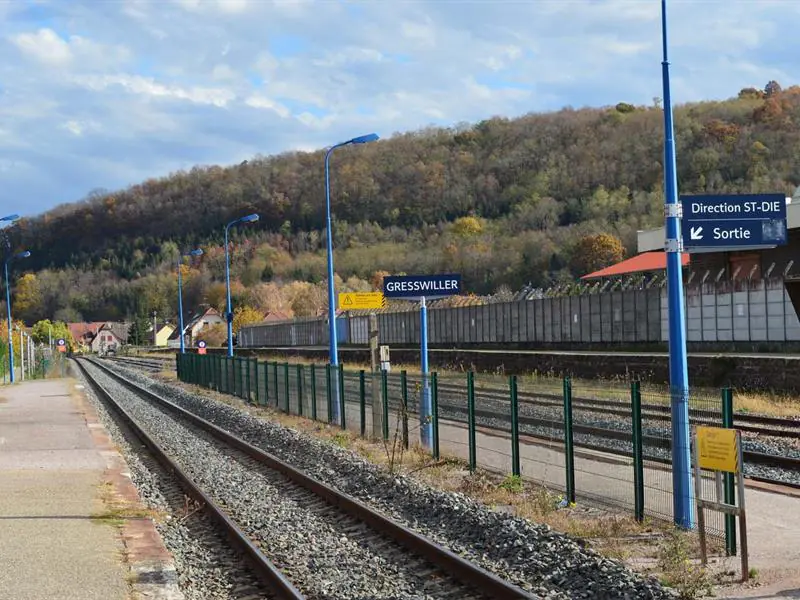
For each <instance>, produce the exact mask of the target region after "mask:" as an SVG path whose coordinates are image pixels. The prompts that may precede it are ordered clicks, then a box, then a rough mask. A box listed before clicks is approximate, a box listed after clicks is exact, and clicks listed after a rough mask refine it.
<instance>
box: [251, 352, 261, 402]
mask: <svg viewBox="0 0 800 600" xmlns="http://www.w3.org/2000/svg"><path fill="white" fill-rule="evenodd" d="M253 387H255V388H256V405H258V406H260V405H261V392H260V391H259V389H258V359H257V358H254V359H253Z"/></svg>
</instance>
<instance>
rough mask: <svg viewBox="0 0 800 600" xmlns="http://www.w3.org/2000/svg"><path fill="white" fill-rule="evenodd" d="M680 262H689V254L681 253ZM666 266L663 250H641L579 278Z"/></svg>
mask: <svg viewBox="0 0 800 600" xmlns="http://www.w3.org/2000/svg"><path fill="white" fill-rule="evenodd" d="M681 264H682V265H683V266H684V267H685V266H686V265H688V264H689V254H688V253H687V252H684V253H682V254H681ZM666 268H667V255H666V253H665V252H643V253H642V254H637V255H636V256H633V257H631V258H629V259H627V260H623V261H622V262H618V263H617V264H615V265H611V266H610V267H606V268H605V269H600V270H599V271H595V272H594V273H589V274H588V275H584V276H583V277H581V279H597V278H598V277H613V276H615V275H627V274H628V273H642V272H645V271H663V270H664V269H666Z"/></svg>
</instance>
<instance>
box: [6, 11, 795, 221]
mask: <svg viewBox="0 0 800 600" xmlns="http://www.w3.org/2000/svg"><path fill="white" fill-rule="evenodd" d="M794 4H795V3H787V2H785V1H781V0H759V1H758V2H755V1H752V2H751V1H747V2H745V1H737V2H731V1H729V0H728V1H723V0H705V1H704V2H693V3H689V2H670V3H669V10H670V13H669V17H670V28H669V33H670V62H671V65H672V66H671V69H672V73H673V81H674V85H673V95H674V99H675V101H677V102H685V101H689V100H697V99H703V98H709V97H711V98H724V97H729V96H733V95H735V94H736V93H737V91H738V90H739V89H740V88H742V87H746V86H750V85H757V86H763V85H764V84H765V83H766V82H767V81H768V80H769V79H777V80H778V81H780V83H781V84H783V85H791V84H792V83H795V82H798V80H800V65H798V64H797V61H795V60H794V56H793V54H792V53H791V52H789V51H787V49H786V48H787V42H786V39H785V37H786V36H782V35H781V32H783V31H789V32H791V31H794V30H796V29H797V28H798V26H800V8H799V7H798V6H795V5H794ZM30 15H35V16H30ZM659 17H660V12H659V3H658V2H645V1H644V0H641V1H640V0H542V1H541V2H540V1H537V2H517V1H494V2H475V1H473V0H464V1H458V0H451V1H447V2H444V1H442V0H416V1H414V2H388V1H386V2H333V1H328V0H271V1H267V0H257V1H256V0H250V1H244V0H227V1H225V0H172V1H171V2H163V1H162V2H155V1H153V0H118V1H117V2H96V1H94V0H71V1H69V2H61V1H53V2H45V3H41V4H39V5H37V10H36V12H31V11H28V10H26V9H25V5H24V4H23V3H13V2H12V3H6V2H2V0H0V22H2V24H3V31H4V32H7V33H6V34H5V37H3V38H2V39H0V123H2V129H1V130H0V165H3V182H4V185H3V190H2V192H0V204H2V205H3V206H2V208H4V209H5V208H8V209H9V210H11V211H14V212H24V209H25V208H27V209H28V210H29V211H30V212H36V211H38V210H41V209H43V208H45V207H47V206H50V205H54V204H57V203H60V202H66V201H70V200H76V199H79V198H80V197H82V196H83V195H84V194H85V193H86V192H88V191H89V190H91V189H93V188H97V187H104V188H109V189H114V188H119V187H124V186H126V185H128V184H130V183H135V182H136V181H138V180H141V179H144V178H147V177H152V176H159V175H164V174H167V173H169V172H170V171H172V170H175V169H179V168H186V167H187V166H191V165H193V164H213V163H220V164H231V163H235V162H237V161H241V160H242V159H243V158H247V157H249V156H252V155H253V154H256V153H260V154H271V153H280V152H283V151H286V150H290V149H304V150H309V149H313V148H321V147H324V146H327V145H329V144H331V143H334V142H336V141H339V140H343V139H348V138H350V137H352V136H353V135H358V134H360V133H363V132H367V131H376V132H378V133H379V134H380V135H381V136H382V137H384V138H385V137H387V136H388V135H391V133H392V132H395V131H404V130H409V129H415V128H419V127H425V126H427V125H429V124H431V123H438V124H443V125H451V124H455V123H458V122H462V121H473V122H474V121H478V120H481V119H484V118H488V117H491V116H493V115H506V116H510V117H513V116H516V115H520V114H523V113H526V112H529V111H537V110H551V109H558V108H560V107H561V106H564V105H573V106H584V105H598V104H613V103H616V102H618V101H621V100H625V101H628V102H634V103H641V104H649V103H650V102H651V100H652V98H653V97H654V96H660V95H661V79H660V63H661V45H660V35H661V27H660V21H659ZM20 197H26V198H27V197H31V198H36V199H41V200H37V201H34V202H30V203H26V205H25V206H24V207H23V208H20V207H19V206H16V205H15V204H14V202H15V201H16V199H17V198H20ZM12 200H13V201H14V202H12ZM36 202H39V203H38V204H37V203H36ZM9 203H11V204H9ZM6 204H9V206H5V205H6ZM7 212H8V211H7Z"/></svg>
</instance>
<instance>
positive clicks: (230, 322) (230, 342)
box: [225, 213, 258, 356]
mask: <svg viewBox="0 0 800 600" xmlns="http://www.w3.org/2000/svg"><path fill="white" fill-rule="evenodd" d="M254 221H258V215H257V214H255V213H253V214H252V215H247V216H246V217H240V218H238V219H236V220H235V221H231V222H230V223H228V224H227V225H226V226H225V293H226V296H227V299H228V302H227V312H226V313H225V320H226V321H227V322H228V356H233V309H232V308H231V261H230V257H229V256H228V230H229V229H230V228H231V227H232V226H233V225H236V224H237V223H253V222H254Z"/></svg>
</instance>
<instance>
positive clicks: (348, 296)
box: [339, 292, 386, 310]
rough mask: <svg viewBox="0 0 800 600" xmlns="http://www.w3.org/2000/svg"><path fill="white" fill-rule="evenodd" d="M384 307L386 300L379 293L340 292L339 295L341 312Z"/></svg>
mask: <svg viewBox="0 0 800 600" xmlns="http://www.w3.org/2000/svg"><path fill="white" fill-rule="evenodd" d="M385 306H386V299H385V298H384V297H383V294H382V293H381V292H347V293H344V292H342V293H340V294H339V308H341V309H342V310H369V309H375V308H384V307H385Z"/></svg>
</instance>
